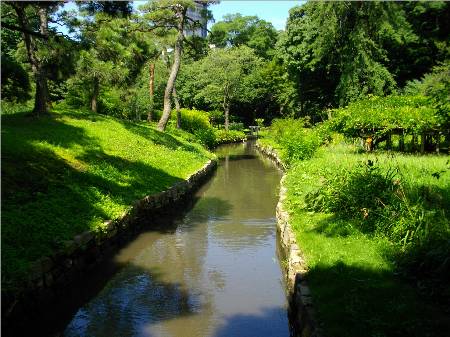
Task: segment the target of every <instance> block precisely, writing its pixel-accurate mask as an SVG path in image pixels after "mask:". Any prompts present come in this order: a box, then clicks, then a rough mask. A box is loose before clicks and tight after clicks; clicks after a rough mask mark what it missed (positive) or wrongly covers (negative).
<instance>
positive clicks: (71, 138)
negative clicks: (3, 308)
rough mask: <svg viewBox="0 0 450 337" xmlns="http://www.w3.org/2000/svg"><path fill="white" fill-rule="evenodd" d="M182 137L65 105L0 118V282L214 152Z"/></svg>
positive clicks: (176, 132)
mask: <svg viewBox="0 0 450 337" xmlns="http://www.w3.org/2000/svg"><path fill="white" fill-rule="evenodd" d="M184 136H185V137H184ZM185 139H192V137H190V136H189V135H187V134H186V135H184V133H183V132H182V131H179V130H173V131H172V132H171V131H169V132H166V133H161V132H158V131H156V130H155V129H154V128H153V127H151V126H149V125H147V124H145V123H142V124H137V123H131V122H126V121H122V120H118V119H113V118H108V117H102V116H99V115H92V114H83V113H71V112H69V111H60V112H56V113H55V114H54V115H53V116H51V117H43V118H40V119H33V118H29V117H26V116H25V115H23V114H22V115H21V114H15V115H7V116H2V168H1V169H2V229H1V234H2V285H3V287H4V288H5V287H8V286H11V285H12V282H15V280H17V279H20V278H22V277H23V276H24V273H26V270H27V268H28V266H29V263H30V262H32V261H34V260H36V259H38V258H40V257H41V256H45V255H48V254H51V253H52V251H53V250H54V249H56V248H58V247H59V246H60V244H61V242H63V241H64V240H68V239H71V238H72V237H73V236H74V235H76V234H78V233H81V232H83V231H85V230H89V229H96V228H99V226H101V225H102V223H103V222H104V221H105V220H107V219H114V218H116V217H118V216H119V215H120V214H122V212H124V211H125V210H126V209H127V207H129V206H130V205H131V204H132V203H133V201H135V200H137V199H141V198H142V197H144V196H145V195H148V194H152V193H156V192H159V191H161V190H163V189H165V188H167V187H169V186H171V185H173V184H174V183H176V182H177V181H180V180H182V179H185V178H186V177H188V176H189V175H190V174H191V173H193V172H194V171H196V170H197V169H199V168H200V167H202V166H203V165H204V164H205V163H206V162H207V161H208V159H211V158H213V157H214V155H213V154H211V153H210V152H208V151H206V150H205V149H204V148H203V147H202V146H201V145H199V144H195V143H191V142H188V141H186V140H185Z"/></svg>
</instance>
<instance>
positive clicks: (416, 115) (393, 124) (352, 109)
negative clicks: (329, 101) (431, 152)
mask: <svg viewBox="0 0 450 337" xmlns="http://www.w3.org/2000/svg"><path fill="white" fill-rule="evenodd" d="M332 116H333V119H332V121H331V124H332V126H333V128H334V130H336V131H338V132H341V133H343V134H345V135H347V136H350V137H356V136H359V134H360V132H361V130H366V131H375V132H378V133H379V134H383V133H384V132H387V131H389V130H393V129H398V128H402V129H404V130H406V131H409V132H413V133H419V132H421V131H425V130H428V129H439V128H440V127H441V125H442V122H443V120H442V117H441V116H440V114H439V113H438V112H437V110H436V108H434V107H433V104H432V102H431V101H430V100H429V99H428V98H427V97H425V96H421V95H416V96H394V95H392V96H387V97H376V96H373V97H370V98H368V99H364V100H360V101H357V102H354V103H351V104H349V105H348V106H347V107H345V108H340V109H335V110H332Z"/></svg>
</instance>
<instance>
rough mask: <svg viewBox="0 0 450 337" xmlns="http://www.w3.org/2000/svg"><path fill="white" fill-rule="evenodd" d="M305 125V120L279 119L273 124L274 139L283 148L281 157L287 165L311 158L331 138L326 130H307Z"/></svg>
mask: <svg viewBox="0 0 450 337" xmlns="http://www.w3.org/2000/svg"><path fill="white" fill-rule="evenodd" d="M305 124H306V121H305V120H304V119H277V120H275V121H274V122H273V123H272V127H271V130H272V134H273V138H274V139H275V140H276V142H277V143H278V144H280V146H281V147H282V150H281V157H282V159H283V161H284V162H285V163H286V164H287V165H290V164H291V163H292V162H293V161H294V160H304V159H308V158H311V157H312V156H313V155H314V153H315V151H316V150H317V148H318V147H319V146H320V145H321V144H323V143H324V142H325V141H326V140H327V139H328V137H329V134H328V131H327V129H326V128H324V127H316V128H306V127H305Z"/></svg>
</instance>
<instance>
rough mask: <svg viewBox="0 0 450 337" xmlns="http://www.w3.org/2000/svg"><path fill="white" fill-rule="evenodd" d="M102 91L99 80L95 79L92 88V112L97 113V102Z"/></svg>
mask: <svg viewBox="0 0 450 337" xmlns="http://www.w3.org/2000/svg"><path fill="white" fill-rule="evenodd" d="M99 91H100V84H99V81H98V79H97V78H95V79H94V85H93V88H92V97H91V111H92V112H95V113H96V112H97V100H98V94H99Z"/></svg>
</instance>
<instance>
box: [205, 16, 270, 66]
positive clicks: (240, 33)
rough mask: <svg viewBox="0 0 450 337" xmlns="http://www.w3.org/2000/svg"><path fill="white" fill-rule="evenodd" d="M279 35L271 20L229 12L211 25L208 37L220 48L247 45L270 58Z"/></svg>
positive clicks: (258, 53)
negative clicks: (221, 19)
mask: <svg viewBox="0 0 450 337" xmlns="http://www.w3.org/2000/svg"><path fill="white" fill-rule="evenodd" d="M277 37H278V33H277V31H276V30H275V28H274V27H273V26H272V24H271V23H270V22H267V21H264V20H261V19H259V18H258V17H257V16H242V15H241V14H228V15H225V17H224V19H223V21H219V22H217V23H216V24H214V25H213V26H212V27H211V33H210V35H209V37H208V39H209V42H210V43H212V44H214V45H216V47H220V48H224V47H232V46H234V47H237V46H242V45H246V46H248V47H250V48H252V49H253V50H254V51H255V53H256V54H257V55H258V56H260V57H263V58H266V59H268V58H270V57H271V56H273V54H274V50H275V43H276V41H277Z"/></svg>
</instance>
